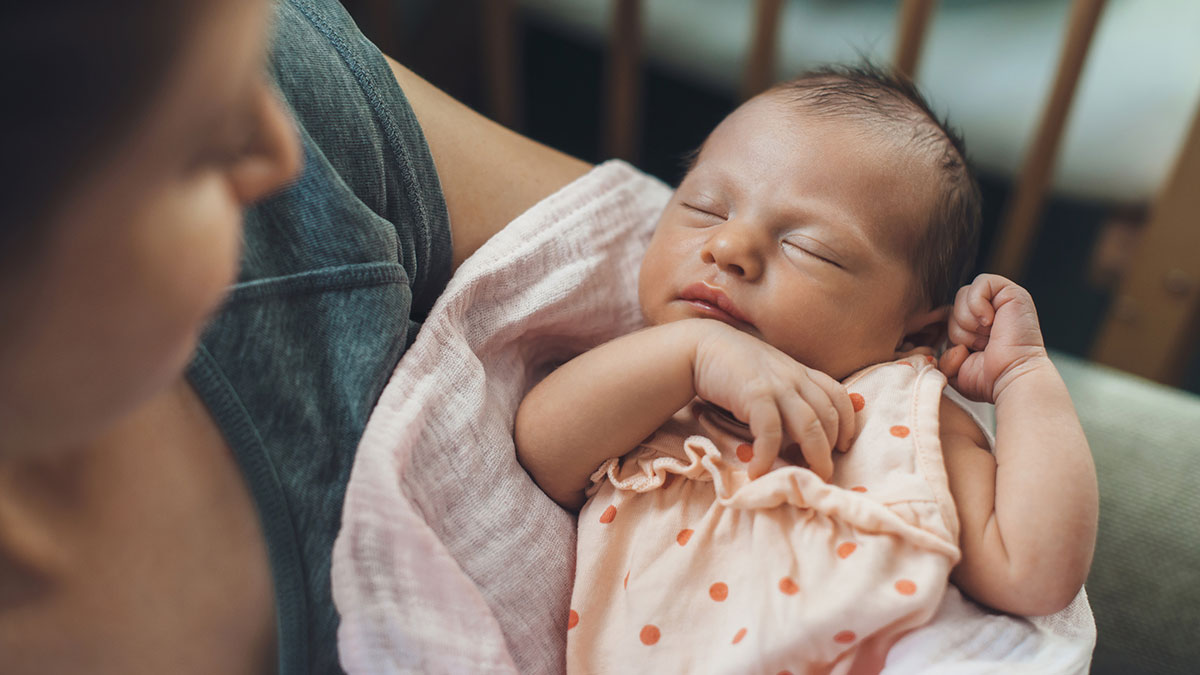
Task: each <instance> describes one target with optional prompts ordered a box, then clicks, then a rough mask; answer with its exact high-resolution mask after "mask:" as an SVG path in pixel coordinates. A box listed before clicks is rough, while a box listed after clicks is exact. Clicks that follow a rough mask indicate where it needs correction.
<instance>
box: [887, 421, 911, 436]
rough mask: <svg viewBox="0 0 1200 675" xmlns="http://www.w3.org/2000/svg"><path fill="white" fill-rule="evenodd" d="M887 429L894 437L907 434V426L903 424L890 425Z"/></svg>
mask: <svg viewBox="0 0 1200 675" xmlns="http://www.w3.org/2000/svg"><path fill="white" fill-rule="evenodd" d="M889 431H891V432H892V435H893V436H895V437H896V438H904V437H905V436H907V435H908V427H906V426H904V425H903V424H897V425H896V426H894V427H892V428H891V429H890V430H889Z"/></svg>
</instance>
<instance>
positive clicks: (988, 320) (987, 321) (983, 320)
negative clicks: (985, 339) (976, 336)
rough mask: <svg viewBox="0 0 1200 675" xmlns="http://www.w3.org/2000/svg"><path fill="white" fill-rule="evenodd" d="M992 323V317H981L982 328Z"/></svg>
mask: <svg viewBox="0 0 1200 675" xmlns="http://www.w3.org/2000/svg"><path fill="white" fill-rule="evenodd" d="M991 322H992V320H991V318H990V317H986V316H981V317H979V325H981V326H986V325H988V324H990V323H991Z"/></svg>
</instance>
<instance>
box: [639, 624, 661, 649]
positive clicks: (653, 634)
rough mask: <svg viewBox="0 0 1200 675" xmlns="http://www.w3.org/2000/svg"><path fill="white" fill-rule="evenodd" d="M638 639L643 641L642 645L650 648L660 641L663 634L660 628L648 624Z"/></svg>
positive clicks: (643, 627)
mask: <svg viewBox="0 0 1200 675" xmlns="http://www.w3.org/2000/svg"><path fill="white" fill-rule="evenodd" d="M638 637H639V638H641V639H642V644H644V645H646V646H649V645H652V644H654V643H655V642H658V639H659V638H660V637H662V633H660V632H659V630H658V626H655V625H654V624H652V623H648V624H646V625H645V626H642V632H641V634H640V635H638Z"/></svg>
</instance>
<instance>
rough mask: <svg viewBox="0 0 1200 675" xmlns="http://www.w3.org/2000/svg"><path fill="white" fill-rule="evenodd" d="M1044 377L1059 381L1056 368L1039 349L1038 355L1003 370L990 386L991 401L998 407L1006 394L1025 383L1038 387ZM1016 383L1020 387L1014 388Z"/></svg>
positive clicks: (1043, 380) (1018, 387) (1016, 389)
mask: <svg viewBox="0 0 1200 675" xmlns="http://www.w3.org/2000/svg"><path fill="white" fill-rule="evenodd" d="M1046 377H1050V378H1053V379H1054V380H1058V381H1061V378H1060V376H1059V374H1058V368H1056V367H1055V366H1054V363H1053V362H1052V361H1050V355H1049V354H1048V353H1046V350H1045V349H1039V350H1038V353H1035V354H1031V355H1030V356H1028V357H1027V358H1024V359H1021V360H1019V361H1016V362H1014V363H1012V364H1010V365H1009V366H1008V367H1007V368H1005V369H1004V372H1003V373H1002V374H1001V375H1000V376H999V377H997V378H996V382H995V384H994V385H993V386H992V400H993V401H995V403H996V405H1000V404H1001V400H1002V399H1003V398H1004V395H1005V394H1006V393H1011V392H1013V391H1018V390H1020V389H1022V388H1023V387H1024V384H1025V383H1028V384H1030V385H1031V386H1039V385H1038V384H1036V383H1038V382H1043V383H1044V382H1045V378H1046ZM1018 383H1021V385H1020V386H1016V387H1015V388H1014V385H1017V384H1018Z"/></svg>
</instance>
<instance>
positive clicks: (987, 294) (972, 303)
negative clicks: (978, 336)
mask: <svg viewBox="0 0 1200 675" xmlns="http://www.w3.org/2000/svg"><path fill="white" fill-rule="evenodd" d="M999 290H1000V289H998V288H993V284H992V277H991V276H987V275H980V276H979V277H976V279H975V281H974V282H973V283H972V284H971V285H970V286H967V297H966V303H965V304H966V306H967V308H968V309H969V310H970V312H971V315H972V316H973V317H974V319H975V322H976V324H977V325H978V326H979V329H976V331H975V332H977V333H985V334H986V333H990V332H991V328H992V322H993V321H994V320H995V319H996V309H995V308H994V307H992V298H993V297H995V295H996V293H997V292H998V291H999Z"/></svg>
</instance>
